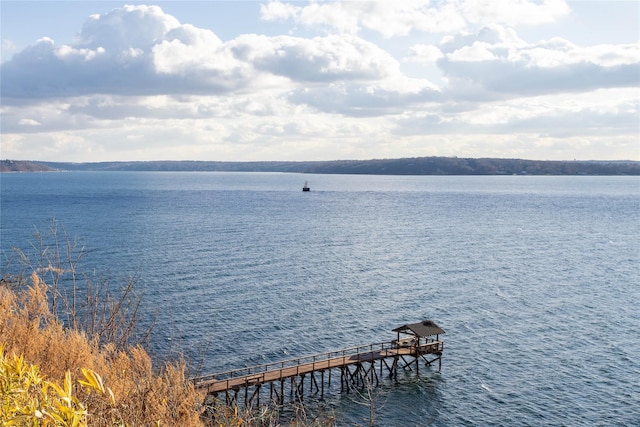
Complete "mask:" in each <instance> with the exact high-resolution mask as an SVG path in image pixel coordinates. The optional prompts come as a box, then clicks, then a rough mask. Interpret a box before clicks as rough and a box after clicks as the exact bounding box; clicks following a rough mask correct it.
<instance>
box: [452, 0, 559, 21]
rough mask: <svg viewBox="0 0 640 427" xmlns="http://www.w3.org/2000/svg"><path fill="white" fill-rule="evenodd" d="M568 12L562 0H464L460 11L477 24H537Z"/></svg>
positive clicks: (555, 18)
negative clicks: (534, 0) (536, 0)
mask: <svg viewBox="0 0 640 427" xmlns="http://www.w3.org/2000/svg"><path fill="white" fill-rule="evenodd" d="M569 12H570V9H569V6H568V5H567V3H566V1H564V0H544V1H542V2H533V1H529V0H509V1H500V0H499V1H496V0H466V1H463V2H462V3H461V13H462V14H463V15H464V17H465V18H466V19H467V20H468V21H469V22H471V23H474V24H479V25H490V24H504V25H508V26H516V25H538V24H547V23H550V22H554V21H555V20H557V19H558V18H560V17H562V16H565V15H567V14H568V13H569Z"/></svg>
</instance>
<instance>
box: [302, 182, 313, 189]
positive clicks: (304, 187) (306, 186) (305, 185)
mask: <svg viewBox="0 0 640 427" xmlns="http://www.w3.org/2000/svg"><path fill="white" fill-rule="evenodd" d="M310 190H311V188H309V185H308V184H307V181H305V182H304V185H303V186H302V191H310Z"/></svg>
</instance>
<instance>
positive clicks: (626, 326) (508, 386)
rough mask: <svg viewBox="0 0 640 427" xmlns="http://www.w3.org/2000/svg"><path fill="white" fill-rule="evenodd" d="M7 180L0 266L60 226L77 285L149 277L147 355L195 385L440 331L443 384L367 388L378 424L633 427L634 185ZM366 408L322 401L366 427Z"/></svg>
mask: <svg viewBox="0 0 640 427" xmlns="http://www.w3.org/2000/svg"><path fill="white" fill-rule="evenodd" d="M0 180H1V181H0V185H1V187H0V189H1V199H0V202H1V211H0V213H1V218H0V223H1V224H0V225H1V230H0V231H1V233H0V238H1V242H0V246H1V249H2V254H3V261H4V260H6V259H7V258H11V247H13V246H16V247H19V248H22V249H23V250H25V251H28V250H29V244H30V242H32V241H33V234H34V227H37V228H38V229H39V230H40V231H43V232H46V230H47V228H48V227H49V225H50V223H51V219H52V218H55V220H56V221H58V223H59V224H61V226H63V227H64V229H66V231H67V233H68V234H70V235H71V236H77V237H78V238H79V240H80V241H81V242H82V243H84V245H85V246H86V248H87V249H89V250H90V253H89V254H88V256H87V258H85V259H84V260H83V261H82V267H83V268H84V269H85V271H94V269H95V271H98V272H100V273H101V274H103V275H109V276H111V277H113V278H114V279H120V278H123V277H126V276H131V275H137V276H138V277H139V278H138V282H137V289H138V290H139V291H140V292H142V293H143V294H144V310H145V311H144V316H145V317H144V319H143V320H144V321H148V319H149V318H150V317H151V315H152V314H154V315H155V316H156V317H157V320H156V326H155V329H154V332H153V335H152V337H151V346H152V348H153V350H154V351H155V352H156V354H167V353H169V352H170V350H171V349H172V348H176V347H179V348H181V349H182V350H184V351H185V352H186V353H187V354H188V355H189V356H190V357H193V359H192V360H193V361H194V364H199V363H200V362H201V363H202V366H201V368H202V372H204V373H207V372H211V371H220V370H224V369H232V368H239V367H243V366H249V365H253V364H259V363H263V362H267V361H276V360H280V359H285V358H291V357H296V356H304V355H309V354H315V353H321V352H325V351H330V350H336V349H341V348H344V347H349V346H353V345H361V344H369V343H378V342H382V341H388V340H391V339H393V338H394V336H395V335H394V333H392V332H391V330H392V329H393V328H395V327H397V326H400V325H403V324H405V323H413V322H417V321H420V320H423V319H432V320H434V321H435V322H436V323H438V325H440V326H441V327H442V328H443V329H444V330H445V331H446V334H445V335H443V336H442V338H443V340H444V342H445V352H444V356H443V364H442V371H441V372H440V373H437V372H435V371H434V370H432V369H422V370H421V374H420V376H418V377H416V376H415V375H413V374H409V375H400V376H399V378H398V380H397V381H395V382H386V383H385V384H384V385H383V386H382V387H380V388H379V389H378V390H376V407H377V425H380V426H424V425H433V426H458V425H504V426H513V425H589V426H600V425H602V426H605V425H606V426H610V425H640V404H639V402H640V339H639V337H638V330H639V329H640V315H639V314H638V313H639V312H640V310H639V309H638V304H639V303H640V178H639V177H531V176H500V177H497V176H496V177H469V176H464V177H435V176H423V177H415V176H411V177H398V176H345V175H299V174H273V173H272V174H269V173H151V172H142V173H125V172H122V173H121V172H107V173H101V172H73V173H46V174H2V175H1V176H0ZM305 181H308V182H309V185H310V186H311V191H310V192H309V193H303V192H302V191H301V190H302V185H303V184H304V182H305ZM13 265H14V266H15V264H13ZM2 268H3V269H4V268H5V263H4V262H3V266H2ZM117 281H118V280H114V282H117ZM360 403H362V402H357V399H356V398H354V396H353V395H341V394H339V393H338V394H334V395H332V396H331V397H330V398H329V399H328V401H327V402H326V404H327V405H328V407H329V408H330V409H331V410H333V411H336V413H337V415H338V419H339V420H341V421H340V423H341V424H344V425H356V424H360V425H366V423H367V418H366V417H367V415H368V409H367V408H366V407H364V406H363V405H361V404H360Z"/></svg>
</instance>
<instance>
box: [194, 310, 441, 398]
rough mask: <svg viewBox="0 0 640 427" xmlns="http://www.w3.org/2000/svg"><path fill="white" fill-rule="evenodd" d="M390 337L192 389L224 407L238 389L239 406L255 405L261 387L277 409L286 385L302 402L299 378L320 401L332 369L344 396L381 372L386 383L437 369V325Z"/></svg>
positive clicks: (216, 378)
mask: <svg viewBox="0 0 640 427" xmlns="http://www.w3.org/2000/svg"><path fill="white" fill-rule="evenodd" d="M393 332H396V333H397V339H395V340H393V341H389V342H383V343H380V344H370V345H366V346H360V347H351V348H346V349H344V350H338V351H332V352H328V353H321V354H316V355H313V356H306V357H300V358H295V359H289V360H283V361H280V362H275V363H267V364H263V365H258V366H251V367H247V368H241V369H235V370H232V371H225V372H218V373H215V374H211V375H205V376H201V377H197V378H193V384H194V387H195V388H196V390H199V391H202V392H204V393H205V394H206V396H207V398H209V397H212V398H214V399H215V398H217V396H218V395H219V394H221V393H224V396H225V399H226V402H227V404H233V403H235V404H238V403H239V399H238V395H239V392H240V391H241V390H244V393H243V395H244V405H245V406H251V405H253V404H254V403H255V404H257V405H259V404H260V396H261V394H262V392H261V389H262V386H263V385H265V384H268V385H269V396H268V398H269V400H270V401H271V402H274V403H276V404H278V405H282V404H284V400H285V394H286V393H285V383H290V385H289V387H288V388H289V395H290V396H291V399H292V400H294V399H295V400H302V398H303V396H304V387H305V378H308V380H307V383H308V385H309V386H308V388H307V390H308V391H310V392H311V393H316V394H319V395H320V397H321V398H322V397H324V392H325V373H327V374H328V375H327V377H328V378H327V380H328V381H327V382H326V385H327V388H329V389H330V388H331V372H332V371H333V370H340V390H341V391H344V390H346V392H347V393H348V392H349V390H350V389H352V388H354V387H362V386H365V385H367V384H375V385H377V384H378V383H379V378H380V377H381V376H382V375H383V372H384V368H385V367H386V371H387V372H388V374H389V377H391V378H394V377H397V373H398V368H402V369H404V370H413V369H414V368H415V371H416V373H418V372H419V366H420V363H419V362H420V360H422V361H424V362H425V365H427V366H431V365H432V364H433V363H435V362H438V371H439V370H440V368H441V366H442V351H443V349H444V343H443V342H442V341H440V339H439V336H440V334H444V330H442V329H441V328H440V327H439V326H438V325H436V324H435V323H434V322H433V321H431V320H423V321H422V322H418V323H412V324H408V325H403V326H400V327H398V328H396V329H394V330H393ZM433 337H435V338H433ZM376 362H379V369H376ZM316 374H318V376H319V378H316Z"/></svg>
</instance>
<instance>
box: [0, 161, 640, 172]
mask: <svg viewBox="0 0 640 427" xmlns="http://www.w3.org/2000/svg"><path fill="white" fill-rule="evenodd" d="M0 171H1V172H56V171H58V172H59V171H116V172H117V171H131V172H134V171H136V172H143V171H148V172H162V171H166V172H289V173H313V174H347V175H349V174H357V175H574V176H575V175H640V161H633V160H590V161H589V160H587V161H582V160H571V161H558V160H525V159H497V158H478V159H476V158H458V157H414V158H401V159H374V160H332V161H299V162H294V161H286V162H285V161H282V162H278V161H263V162H218V161H193V160H177V161H135V162H87V163H73V162H43V161H25V160H2V161H0Z"/></svg>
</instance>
